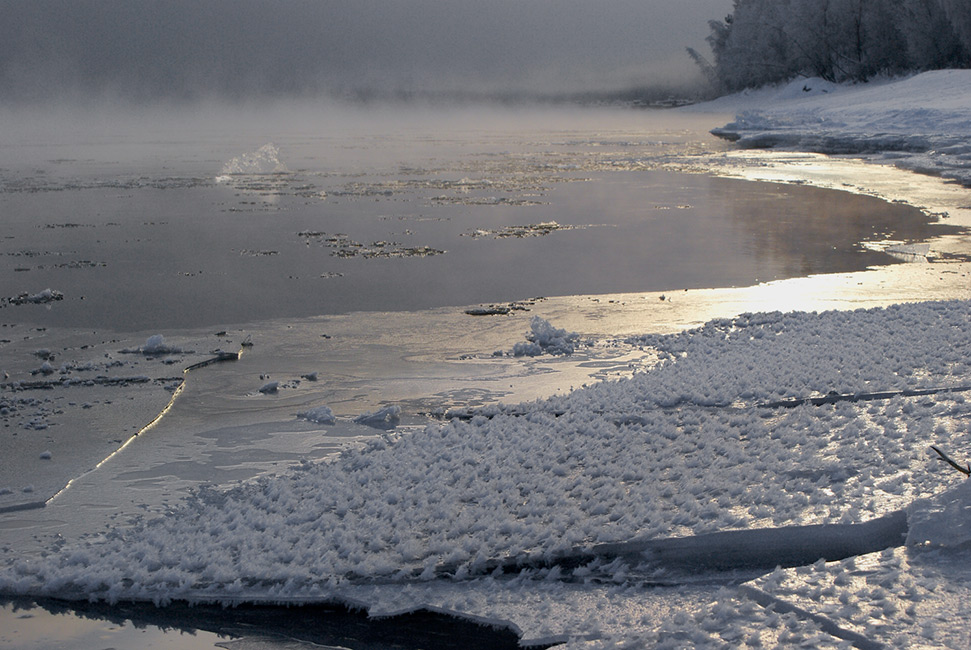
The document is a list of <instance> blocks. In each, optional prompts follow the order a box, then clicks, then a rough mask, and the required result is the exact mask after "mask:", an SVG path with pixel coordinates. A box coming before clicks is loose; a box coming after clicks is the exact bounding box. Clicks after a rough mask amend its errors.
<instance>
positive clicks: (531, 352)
mask: <svg viewBox="0 0 971 650" xmlns="http://www.w3.org/2000/svg"><path fill="white" fill-rule="evenodd" d="M529 328H530V333H529V334H527V335H526V341H525V342H522V343H517V344H516V345H514V346H513V349H512V353H513V355H514V356H517V357H538V356H540V355H541V354H553V355H557V354H573V353H574V351H576V347H577V344H578V343H579V340H580V335H579V334H577V333H576V332H567V331H566V330H565V329H558V328H556V327H553V325H551V324H550V322H549V321H547V320H544V319H543V318H540V317H539V316H533V318H532V320H531V321H530V322H529Z"/></svg>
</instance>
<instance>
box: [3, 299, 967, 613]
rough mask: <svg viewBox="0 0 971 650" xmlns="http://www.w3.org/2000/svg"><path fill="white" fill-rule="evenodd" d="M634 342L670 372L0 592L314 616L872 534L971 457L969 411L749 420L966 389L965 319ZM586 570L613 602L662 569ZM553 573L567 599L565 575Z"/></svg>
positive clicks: (289, 479) (603, 389)
mask: <svg viewBox="0 0 971 650" xmlns="http://www.w3.org/2000/svg"><path fill="white" fill-rule="evenodd" d="M641 341H642V342H643V343H644V344H645V345H646V344H650V345H654V346H656V347H657V348H658V349H659V350H661V351H662V354H663V355H664V357H665V361H664V362H662V363H661V364H660V365H659V366H658V367H656V368H655V369H653V370H652V371H650V372H647V373H644V374H642V375H638V376H636V377H635V378H633V379H630V380H622V381H617V382H610V383H605V384H601V385H598V386H596V387H593V388H590V389H586V390H583V391H579V392H577V393H574V394H572V395H571V396H569V397H561V398H553V399H550V400H546V401H542V402H535V403H530V404H525V405H520V406H519V407H517V412H518V415H513V414H511V413H509V414H503V413H500V414H497V415H496V416H495V417H492V418H487V417H483V416H477V417H474V418H473V419H472V420H471V421H468V422H460V421H453V422H451V423H448V424H445V425H440V426H430V427H427V428H426V429H425V430H423V431H420V432H416V433H413V434H408V435H401V436H393V435H389V436H385V437H382V438H381V439H378V440H375V441H373V442H371V443H370V444H369V445H367V446H366V447H364V448H361V449H354V450H348V451H346V452H345V453H343V454H342V455H341V456H340V457H339V458H337V459H336V460H334V461H333V462H324V463H320V464H304V465H301V466H300V467H299V468H295V469H294V470H293V471H291V472H290V473H288V474H284V475H282V476H273V477H264V478H262V479H260V480H258V481H255V482H253V483H248V484H244V485H240V486H238V487H236V488H233V489H230V490H226V491H220V490H215V489H202V490H200V491H199V492H198V493H197V494H195V495H194V496H193V497H192V498H190V499H189V500H188V501H187V502H186V503H185V504H184V505H183V506H182V507H181V508H179V509H177V510H176V511H175V512H171V513H168V514H167V515H166V516H165V517H163V518H159V519H155V520H151V521H147V522H144V523H141V524H137V525H135V526H134V527H132V528H130V529H119V530H116V531H113V532H111V533H110V534H108V535H106V536H104V537H103V538H100V539H88V540H82V541H79V542H76V543H73V544H70V545H65V546H64V547H63V548H58V549H52V550H51V552H50V553H49V554H48V555H47V556H46V557H44V558H40V559H37V560H32V561H27V560H22V561H15V562H14V563H12V564H10V565H8V566H6V567H4V568H3V569H0V592H2V593H7V594H32V595H57V596H61V597H84V598H89V597H90V598H102V599H107V600H117V599H127V598H133V599H152V600H158V601H165V600H167V599H171V598H180V597H186V598H213V599H223V600H228V601H238V600H240V599H249V600H267V601H273V600H278V599H287V598H316V599H322V598H326V597H340V596H343V595H345V592H344V591H343V589H344V588H345V587H347V588H350V587H352V586H354V585H359V584H361V583H365V584H366V583H371V582H374V581H377V582H391V583H401V582H405V583H409V584H410V583H414V582H415V581H417V582H419V583H420V582H423V581H426V580H431V579H433V578H441V577H443V576H448V577H450V578H451V579H453V580H461V579H463V578H468V577H470V576H474V575H481V574H482V573H483V572H484V571H488V570H489V567H490V566H494V560H495V559H497V558H499V559H502V558H517V557H527V556H529V557H539V558H544V557H545V558H550V559H555V558H557V557H560V556H564V555H570V554H573V553H575V552H576V549H591V548H594V547H595V546H596V545H598V544H604V543H615V542H624V541H627V540H632V539H635V538H636V539H644V540H650V539H655V538H660V537H674V536H683V535H689V534H707V533H716V532H718V531H725V530H731V529H745V528H748V529H754V528H760V527H769V526H788V525H814V524H835V523H842V524H846V523H851V522H862V521H867V520H871V519H876V518H877V517H879V516H880V515H882V514H883V513H886V512H889V511H891V510H897V509H900V508H902V507H904V506H905V505H906V504H907V503H909V502H910V501H912V500H913V499H914V498H915V497H923V496H927V495H930V494H933V493H935V492H937V491H939V486H940V484H941V483H942V477H941V473H940V469H939V467H938V464H937V462H936V461H935V460H934V458H933V457H931V456H930V455H929V454H928V451H927V449H928V448H927V446H928V445H929V444H938V445H941V446H943V447H944V448H950V449H967V448H971V434H969V432H968V431H966V427H963V426H961V424H960V423H961V422H962V421H965V420H966V419H967V418H971V404H969V403H968V402H967V401H966V400H965V397H964V393H962V392H952V393H941V394H936V395H922V396H916V397H903V396H896V397H891V398H889V399H883V400H877V401H871V402H859V403H854V402H839V403H836V404H825V405H822V406H812V405H808V404H805V405H802V406H799V407H796V408H787V409H782V408H778V409H768V408H763V407H759V406H758V404H760V403H762V402H763V401H764V400H767V399H770V398H776V397H779V396H784V395H805V394H811V393H823V394H825V393H826V392H828V391H829V390H830V389H831V388H837V389H840V390H841V391H844V392H848V393H853V392H857V391H869V390H872V389H873V388H874V387H878V386H879V387H881V388H894V387H904V386H911V385H931V386H939V385H948V384H956V383H960V382H962V381H963V380H964V378H965V377H967V376H968V371H969V370H971V369H969V368H968V363H969V359H971V354H969V351H971V303H968V302H963V301H954V302H945V303H924V304H914V305H902V306H897V307H893V308H890V309H886V310H864V311H856V312H848V313H835V312H834V313H823V314H786V315H783V314H749V315H746V316H743V317H740V318H737V319H733V320H719V321H715V322H713V323H709V324H708V325H706V326H705V327H703V328H700V329H699V330H695V331H693V332H689V333H685V334H680V335H674V336H660V337H644V338H643V339H641ZM672 406H677V408H672ZM392 409H393V407H391V409H386V410H384V409H383V410H384V411H385V414H384V417H385V418H389V417H391V415H392ZM378 413H380V411H379V412H378ZM374 415H377V414H374ZM580 570H581V573H580V574H577V573H576V571H577V570H574V576H579V575H582V570H584V569H583V567H580ZM585 570H587V571H591V572H593V573H592V574H591V575H592V576H595V577H596V578H597V579H598V580H606V581H608V582H614V583H617V584H626V583H627V582H628V581H629V580H631V579H632V578H633V576H637V575H641V576H643V575H649V574H650V572H651V571H652V569H651V568H650V562H647V564H646V565H645V567H642V568H638V567H636V566H630V565H628V564H626V563H624V562H619V563H611V564H607V565H604V564H603V563H601V564H598V565H596V566H595V567H590V568H587V569H585ZM550 571H552V573H551V572H550ZM543 575H544V576H546V577H547V578H549V576H551V575H553V576H554V577H553V578H550V579H551V580H552V582H553V583H554V584H555V583H557V580H556V578H555V575H556V571H555V570H547V571H546V573H544V574H543Z"/></svg>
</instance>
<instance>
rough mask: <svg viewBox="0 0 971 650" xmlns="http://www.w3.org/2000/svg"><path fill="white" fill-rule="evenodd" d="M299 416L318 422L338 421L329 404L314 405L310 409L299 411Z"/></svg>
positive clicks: (329, 422) (330, 422) (331, 422)
mask: <svg viewBox="0 0 971 650" xmlns="http://www.w3.org/2000/svg"><path fill="white" fill-rule="evenodd" d="M297 417H298V418H303V419H304V420H309V421H310V422H316V423H317V424H334V423H335V422H337V420H336V419H335V418H334V412H333V411H332V410H331V409H330V407H329V406H317V407H314V408H312V409H310V410H309V411H303V412H302V413H297Z"/></svg>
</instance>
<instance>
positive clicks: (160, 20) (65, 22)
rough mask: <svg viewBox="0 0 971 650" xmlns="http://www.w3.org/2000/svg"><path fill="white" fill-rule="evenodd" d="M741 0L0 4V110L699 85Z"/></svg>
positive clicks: (27, 0)
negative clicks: (86, 101) (120, 100)
mask: <svg viewBox="0 0 971 650" xmlns="http://www.w3.org/2000/svg"><path fill="white" fill-rule="evenodd" d="M731 6H732V0H70V1H69V2H65V1H64V0H0V15H2V16H3V17H4V19H3V20H2V21H0V101H25V100H26V101H31V100H33V101H38V100H40V101H44V100H47V99H50V98H56V97H60V96H70V95H72V94H91V93H94V94H97V93H114V94H116V95H119V96H122V97H127V98H130V99H134V100H138V99H145V100H150V99H155V98H158V97H169V98H191V97H198V96H200V95H206V94H217V95H230V96H234V97H240V96H260V95H281V94H292V93H304V94H306V93H314V92H319V91H324V92H331V93H337V94H340V93H348V92H362V91H368V90H379V91H382V92H410V91H433V92H441V91H463V92H480V93H490V92H536V93H558V92H578V91H584V90H605V89H617V88H630V87H635V86H649V85H657V84H664V83H668V82H671V81H683V80H684V79H686V78H692V77H694V75H695V73H696V70H695V68H694V64H693V63H692V62H691V61H690V59H689V57H688V56H687V55H686V53H685V47H686V46H692V47H694V48H696V49H699V50H701V51H703V52H707V51H708V48H707V45H706V43H705V40H704V39H705V37H706V36H707V35H708V32H709V29H708V24H707V23H708V21H709V20H711V19H720V18H723V17H724V16H725V15H726V14H728V13H729V12H730V11H731Z"/></svg>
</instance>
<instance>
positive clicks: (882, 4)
mask: <svg viewBox="0 0 971 650" xmlns="http://www.w3.org/2000/svg"><path fill="white" fill-rule="evenodd" d="M709 25H710V28H711V35H710V36H709V37H708V43H709V45H710V46H711V49H712V53H713V55H714V65H713V69H712V70H709V71H708V72H709V77H710V78H714V79H715V83H716V85H717V86H718V90H720V91H729V92H731V91H736V90H740V89H742V88H746V87H754V86H761V85H765V84H767V83H773V82H777V81H783V80H787V79H792V78H794V77H797V76H800V75H801V76H806V77H822V78H823V79H827V80H829V81H848V80H859V81H865V80H867V79H869V78H871V77H873V76H875V75H878V74H897V73H900V72H904V71H907V70H914V69H931V68H942V67H958V66H960V67H964V66H967V65H968V64H969V53H971V0H735V4H734V7H733V10H732V13H731V14H729V16H728V17H726V18H725V20H724V21H712V22H711V23H710V24H709ZM695 58H696V60H698V61H699V62H701V61H703V60H704V59H703V58H702V57H700V56H695Z"/></svg>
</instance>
